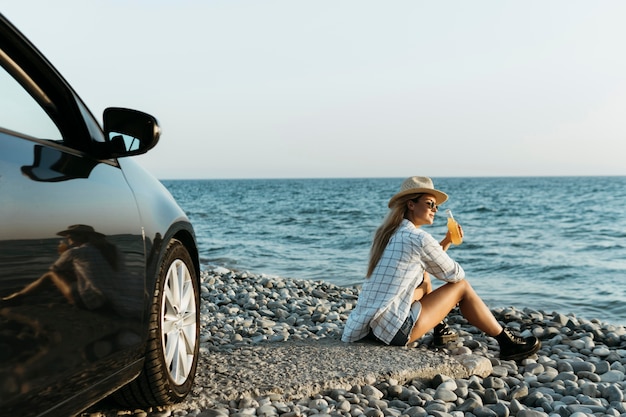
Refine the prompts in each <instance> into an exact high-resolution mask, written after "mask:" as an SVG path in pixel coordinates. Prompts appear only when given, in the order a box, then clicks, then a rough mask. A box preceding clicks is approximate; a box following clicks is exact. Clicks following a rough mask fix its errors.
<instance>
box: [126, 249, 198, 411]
mask: <svg viewBox="0 0 626 417" xmlns="http://www.w3.org/2000/svg"><path fill="white" fill-rule="evenodd" d="M199 338H200V290H199V283H198V278H197V275H196V270H195V268H194V263H193V261H192V259H191V256H190V255H189V252H188V251H187V249H186V248H185V246H184V245H183V244H182V243H181V242H180V241H178V240H176V239H172V240H171V241H170V243H169V245H168V247H167V249H166V251H165V256H164V257H163V261H162V263H161V266H160V268H159V273H158V275H157V283H156V289H155V292H154V296H153V301H152V307H151V312H150V329H149V335H148V342H147V352H146V358H145V363H144V367H143V371H142V372H141V374H140V375H139V376H138V377H137V378H136V379H135V380H134V381H132V382H131V383H130V384H128V385H127V386H125V387H123V388H122V389H120V390H119V391H118V392H117V393H116V394H115V395H114V399H115V400H116V401H117V402H118V403H120V405H124V406H135V407H137V406H139V407H145V406H159V405H168V404H173V403H177V402H180V401H182V400H183V399H184V398H185V397H186V396H187V394H188V393H189V392H190V391H191V388H192V385H193V380H194V376H195V373H196V367H197V365H198V356H199V348H200V341H199Z"/></svg>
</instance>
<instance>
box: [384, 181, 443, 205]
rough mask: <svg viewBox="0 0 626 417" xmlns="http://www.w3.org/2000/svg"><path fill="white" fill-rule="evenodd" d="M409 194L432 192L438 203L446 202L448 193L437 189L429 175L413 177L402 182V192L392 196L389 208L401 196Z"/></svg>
mask: <svg viewBox="0 0 626 417" xmlns="http://www.w3.org/2000/svg"><path fill="white" fill-rule="evenodd" d="M409 194H430V195H432V196H434V197H435V200H437V205H440V204H443V203H445V201H446V200H447V199H448V195H447V194H446V193H444V192H442V191H439V190H435V187H434V186H433V180H431V179H430V178H428V177H411V178H407V179H406V180H404V182H402V185H401V186H400V192H398V193H397V194H396V195H394V196H393V197H391V199H390V200H389V205H388V206H389V208H391V206H392V205H393V204H394V203H395V202H396V201H397V200H398V199H399V198H400V197H403V196H405V195H409Z"/></svg>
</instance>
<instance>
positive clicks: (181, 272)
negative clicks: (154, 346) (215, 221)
mask: <svg viewBox="0 0 626 417" xmlns="http://www.w3.org/2000/svg"><path fill="white" fill-rule="evenodd" d="M196 308H197V306H196V296H195V293H194V289H193V281H192V278H191V274H190V273H189V269H188V268H187V265H186V264H185V263H184V262H183V261H182V260H180V259H176V260H175V261H174V262H172V264H171V265H170V267H169V269H168V271H167V275H166V278H165V285H164V289H163V301H162V314H161V329H162V330H161V341H162V344H163V352H164V355H165V363H166V365H167V369H168V371H169V374H170V377H171V378H172V380H173V381H174V382H175V383H176V384H178V385H180V384H183V383H184V382H185V381H186V380H187V377H188V376H189V374H190V372H191V369H192V367H193V362H194V355H195V351H196V343H197V342H198V341H197V340H196V339H197V338H196V336H197V334H196V325H197V323H196Z"/></svg>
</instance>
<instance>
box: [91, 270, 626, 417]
mask: <svg viewBox="0 0 626 417" xmlns="http://www.w3.org/2000/svg"><path fill="white" fill-rule="evenodd" d="M201 280H202V284H201V339H200V340H201V358H200V361H199V365H198V372H197V375H196V380H195V385H194V389H193V391H192V393H191V394H190V395H189V396H188V397H187V398H186V400H185V401H183V402H182V403H180V404H176V405H174V406H170V407H165V408H159V409H147V410H121V409H115V406H114V405H112V404H111V403H109V402H106V401H105V402H103V403H100V404H98V405H96V406H95V407H92V408H91V409H90V410H88V411H87V412H85V413H83V414H82V416H84V417H86V416H89V417H110V416H121V415H131V416H180V417H183V416H194V417H195V416H199V417H226V416H233V417H235V416H236V417H251V416H264V417H271V416H283V417H300V416H309V415H319V416H346V417H357V416H360V415H364V416H366V417H383V416H389V417H400V416H409V417H422V416H439V417H445V416H456V417H460V416H477V417H488V416H498V417H508V416H520V417H528V416H574V417H582V416H620V415H623V416H626V402H625V400H624V393H625V389H626V381H625V379H626V377H625V374H626V368H625V365H626V329H625V328H624V327H623V326H617V325H612V324H610V323H607V322H604V321H602V320H599V319H595V318H582V317H577V316H574V315H571V314H561V313H559V312H546V311H537V310H532V309H527V308H523V306H511V307H507V308H498V309H494V310H493V312H494V314H495V316H496V318H498V320H499V321H500V322H501V323H503V324H506V325H507V326H509V327H512V328H514V329H515V330H517V331H518V332H519V333H520V334H521V335H522V336H529V335H534V336H536V337H538V338H539V339H540V340H541V342H542V348H541V349H540V350H539V352H537V354H536V355H533V356H532V357H530V358H528V359H525V360H523V361H519V362H513V361H501V360H499V359H498V345H497V342H496V341H495V339H493V338H492V337H489V336H486V335H485V334H483V333H482V332H480V331H479V330H478V329H476V328H475V327H473V326H471V325H469V324H468V323H467V322H466V320H465V319H464V318H463V317H462V316H461V315H460V314H459V313H458V311H453V312H451V313H450V315H449V316H448V319H447V320H448V324H449V325H450V326H451V327H452V328H453V329H455V330H456V331H457V332H458V334H459V336H460V337H459V340H458V341H456V342H453V343H449V344H448V345H447V346H446V347H443V348H435V347H433V346H432V336H431V335H430V334H427V335H425V336H424V337H423V338H422V339H421V340H419V341H418V342H417V343H414V344H413V345H411V346H408V347H405V348H398V347H388V346H382V345H378V344H377V345H371V346H370V345H363V344H359V343H357V344H344V343H342V342H341V341H340V337H341V332H342V330H343V324H344V323H345V320H346V319H347V317H348V315H349V313H350V311H351V310H352V308H354V306H355V305H356V300H357V298H358V292H359V289H358V287H340V286H336V285H334V284H330V283H328V282H323V281H308V280H299V279H292V278H281V277H274V276H267V275H263V274H252V273H249V272H237V271H231V270H228V269H225V268H217V269H214V270H207V271H203V272H202V276H201ZM318 346H319V350H318V351H317V352H316V350H317V349H318V348H317V347H318ZM381 358H382V359H381ZM385 358H387V359H385ZM370 361H371V362H370ZM460 363H464V366H460V365H459V366H456V365H455V364H460ZM403 364H405V366H403ZM399 368H406V369H399ZM411 370H412V371H414V372H410V371H411Z"/></svg>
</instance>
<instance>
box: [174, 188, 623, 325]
mask: <svg viewBox="0 0 626 417" xmlns="http://www.w3.org/2000/svg"><path fill="white" fill-rule="evenodd" d="M402 181H403V178H323V179H233V180H163V181H162V183H163V184H164V185H165V186H166V188H167V189H168V190H169V191H170V192H171V194H172V195H173V196H174V198H175V199H176V200H177V201H178V203H179V204H180V206H181V207H182V208H183V210H184V211H185V212H186V213H187V215H188V216H189V218H190V220H191V221H192V223H193V225H194V228H195V232H196V235H197V239H198V245H199V251H200V257H201V263H202V267H203V268H204V269H211V268H214V267H217V266H222V267H225V268H229V269H231V270H237V271H249V272H251V273H254V274H266V275H271V276H280V277H286V278H295V279H305V280H315V281H327V282H330V283H333V284H336V285H339V286H346V287H347V286H355V285H360V284H361V283H362V282H363V280H364V276H365V270H366V266H367V260H368V254H369V248H370V245H371V241H372V237H373V234H374V232H375V230H376V228H377V227H378V226H379V225H380V224H381V222H382V220H383V218H384V217H385V215H386V214H387V212H388V208H387V202H388V201H389V198H390V197H391V196H392V195H393V194H395V193H396V192H397V191H399V188H400V184H401V183H402ZM433 181H434V184H435V187H436V188H438V189H440V190H442V191H444V192H446V193H447V194H448V195H449V196H450V198H449V200H448V201H447V202H446V203H444V204H443V205H442V206H441V208H440V210H439V212H438V213H437V216H436V218H435V222H434V224H433V225H431V226H425V227H426V230H427V231H428V232H429V233H431V234H432V235H433V236H434V237H435V238H436V239H437V240H441V239H442V238H443V237H444V235H445V233H446V215H445V209H450V210H451V211H452V213H453V215H454V217H455V219H456V220H457V221H458V222H459V223H460V224H461V225H462V227H463V231H464V235H465V236H464V240H463V243H462V244H461V245H459V246H452V247H450V249H449V250H448V253H449V255H450V256H451V257H452V258H453V259H454V260H456V261H457V262H459V263H460V264H461V266H462V267H463V268H464V269H465V272H466V276H467V279H468V280H469V281H470V282H471V284H472V286H473V287H474V288H475V289H476V291H477V292H478V294H479V295H480V296H481V297H482V298H483V300H485V302H486V303H487V304H488V305H489V306H490V307H491V308H498V307H509V306H513V307H516V308H518V309H524V308H531V309H535V310H540V311H546V312H549V313H553V312H558V313H563V314H572V315H575V316H576V317H580V318H584V319H589V320H590V319H598V320H601V321H602V322H606V323H610V324H615V325H626V303H625V300H626V285H625V284H626V210H625V205H626V177H502V178H499V177H479V178H450V177H444V178H433ZM433 284H435V287H436V286H438V285H437V280H436V279H433Z"/></svg>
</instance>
